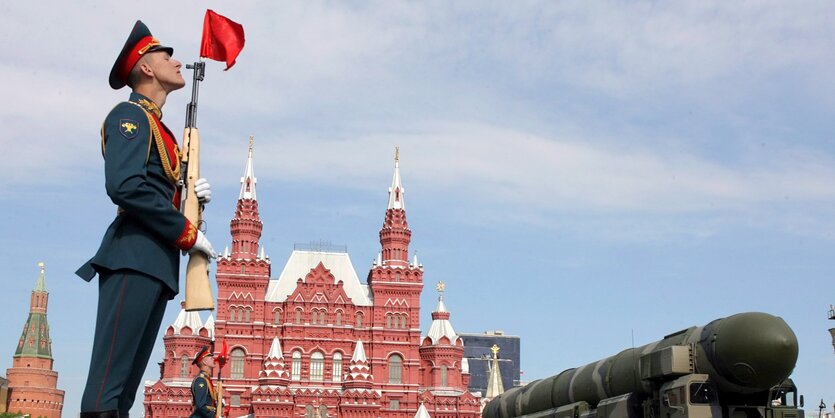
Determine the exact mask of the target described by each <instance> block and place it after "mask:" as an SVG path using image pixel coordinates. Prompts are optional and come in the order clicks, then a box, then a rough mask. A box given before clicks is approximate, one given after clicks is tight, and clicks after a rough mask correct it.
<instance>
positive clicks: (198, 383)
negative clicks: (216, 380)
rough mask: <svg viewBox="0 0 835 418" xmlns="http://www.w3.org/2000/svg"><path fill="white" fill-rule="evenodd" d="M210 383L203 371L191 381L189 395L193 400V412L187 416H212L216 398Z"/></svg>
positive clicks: (204, 417) (199, 417)
mask: <svg viewBox="0 0 835 418" xmlns="http://www.w3.org/2000/svg"><path fill="white" fill-rule="evenodd" d="M215 396H216V395H215V391H214V387H213V386H212V383H211V382H210V381H209V379H207V378H206V375H205V374H203V372H200V374H198V375H197V377H196V378H195V379H194V381H193V382H192V383H191V397H192V399H193V400H194V412H192V413H191V416H190V417H189V418H214V417H215V410H216V409H215V407H216V406H217V399H215Z"/></svg>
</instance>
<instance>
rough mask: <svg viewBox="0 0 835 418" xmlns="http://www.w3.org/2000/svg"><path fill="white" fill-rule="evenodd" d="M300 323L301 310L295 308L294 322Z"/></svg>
mask: <svg viewBox="0 0 835 418" xmlns="http://www.w3.org/2000/svg"><path fill="white" fill-rule="evenodd" d="M301 323H302V310H301V309H296V324H301Z"/></svg>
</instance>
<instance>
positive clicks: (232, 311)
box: [229, 307, 235, 322]
mask: <svg viewBox="0 0 835 418" xmlns="http://www.w3.org/2000/svg"><path fill="white" fill-rule="evenodd" d="M229 322H235V307H230V308H229Z"/></svg>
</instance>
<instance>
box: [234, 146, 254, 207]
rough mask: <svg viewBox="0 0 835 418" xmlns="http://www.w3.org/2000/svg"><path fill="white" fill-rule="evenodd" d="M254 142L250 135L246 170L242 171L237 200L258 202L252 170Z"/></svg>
mask: <svg viewBox="0 0 835 418" xmlns="http://www.w3.org/2000/svg"><path fill="white" fill-rule="evenodd" d="M254 142H255V138H254V137H253V136H252V135H250V136H249V156H248V157H247V159H246V170H245V171H244V176H243V177H241V193H240V194H239V195H238V199H252V200H258V199H257V198H256V196H255V183H256V182H257V181H258V179H256V178H255V170H254V169H253V168H252V144H253V143H254Z"/></svg>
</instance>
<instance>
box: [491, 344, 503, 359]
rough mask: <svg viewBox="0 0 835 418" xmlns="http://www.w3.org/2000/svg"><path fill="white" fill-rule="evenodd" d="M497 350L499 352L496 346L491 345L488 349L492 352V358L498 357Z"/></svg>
mask: <svg viewBox="0 0 835 418" xmlns="http://www.w3.org/2000/svg"><path fill="white" fill-rule="evenodd" d="M499 350H501V349H500V348H499V346H497V345H496V344H493V346H492V347H490V351H492V352H493V357H498V356H499Z"/></svg>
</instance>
